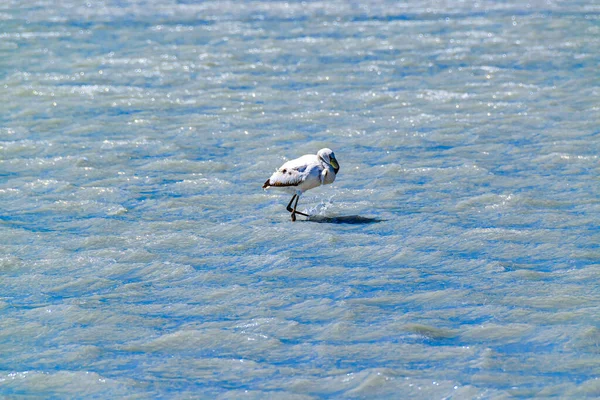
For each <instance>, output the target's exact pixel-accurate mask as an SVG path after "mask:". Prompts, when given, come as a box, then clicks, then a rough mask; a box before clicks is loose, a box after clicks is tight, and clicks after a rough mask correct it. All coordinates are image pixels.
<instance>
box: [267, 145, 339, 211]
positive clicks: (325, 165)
mask: <svg viewBox="0 0 600 400" xmlns="http://www.w3.org/2000/svg"><path fill="white" fill-rule="evenodd" d="M339 170H340V165H339V164H338V162H337V160H336V159H335V155H334V154H333V151H331V150H330V149H327V148H325V149H321V150H319V152H318V153H317V154H316V155H315V154H307V155H305V156H302V157H300V158H296V159H295V160H290V161H288V162H286V163H285V164H283V165H282V166H281V167H279V169H277V171H275V172H274V173H273V175H271V177H270V178H269V179H267V181H266V182H265V184H264V185H263V189H268V188H270V187H274V188H277V189H282V190H284V191H286V192H288V193H290V194H293V195H294V196H293V197H292V199H291V200H290V202H289V204H288V205H287V210H288V211H289V212H290V213H292V215H291V216H292V221H295V220H296V214H300V215H304V216H305V217H308V214H304V213H302V212H300V211H296V207H297V206H298V200H299V199H300V196H301V195H302V193H304V192H306V191H307V190H310V189H312V188H316V187H317V186H321V185H327V184H329V183H333V181H334V180H335V175H336V174H337V173H338V171H339ZM294 199H295V200H296V202H295V203H294V208H292V203H293V202H294Z"/></svg>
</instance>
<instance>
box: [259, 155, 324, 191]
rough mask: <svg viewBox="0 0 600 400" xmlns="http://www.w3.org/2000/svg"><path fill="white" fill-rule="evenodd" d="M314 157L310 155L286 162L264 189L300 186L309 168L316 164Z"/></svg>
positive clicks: (266, 183)
mask: <svg viewBox="0 0 600 400" xmlns="http://www.w3.org/2000/svg"><path fill="white" fill-rule="evenodd" d="M313 157H314V156H312V155H308V156H303V157H300V158H296V159H295V160H290V161H288V162H286V163H285V164H283V165H282V166H281V167H279V169H278V170H277V171H275V172H274V173H273V175H271V177H270V178H269V179H268V180H267V181H266V182H265V184H264V186H263V187H268V186H298V185H300V184H301V183H302V182H304V180H305V179H306V177H307V174H306V172H307V171H308V169H309V167H310V166H312V165H313V164H314V161H315V160H313Z"/></svg>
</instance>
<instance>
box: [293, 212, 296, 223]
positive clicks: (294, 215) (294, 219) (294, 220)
mask: <svg viewBox="0 0 600 400" xmlns="http://www.w3.org/2000/svg"><path fill="white" fill-rule="evenodd" d="M292 222H296V213H292Z"/></svg>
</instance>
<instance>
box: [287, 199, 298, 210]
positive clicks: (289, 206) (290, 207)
mask: <svg viewBox="0 0 600 400" xmlns="http://www.w3.org/2000/svg"><path fill="white" fill-rule="evenodd" d="M295 198H296V195H294V196H292V199H291V200H290V203H289V204H288V205H287V207H286V210H288V211H289V212H294V209H293V208H292V203H293V202H294V199H295Z"/></svg>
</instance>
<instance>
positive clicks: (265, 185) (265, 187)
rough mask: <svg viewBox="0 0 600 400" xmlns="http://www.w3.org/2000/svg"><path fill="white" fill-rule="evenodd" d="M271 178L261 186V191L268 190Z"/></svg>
mask: <svg viewBox="0 0 600 400" xmlns="http://www.w3.org/2000/svg"><path fill="white" fill-rule="evenodd" d="M270 181H271V178H269V179H267V181H266V182H265V183H264V184H263V189H268V188H269V186H271V182H270Z"/></svg>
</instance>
